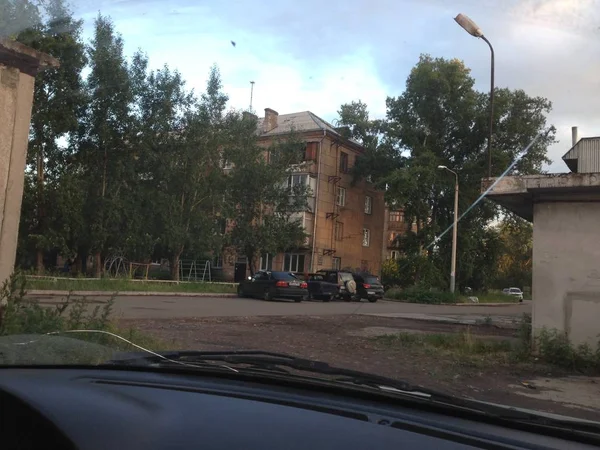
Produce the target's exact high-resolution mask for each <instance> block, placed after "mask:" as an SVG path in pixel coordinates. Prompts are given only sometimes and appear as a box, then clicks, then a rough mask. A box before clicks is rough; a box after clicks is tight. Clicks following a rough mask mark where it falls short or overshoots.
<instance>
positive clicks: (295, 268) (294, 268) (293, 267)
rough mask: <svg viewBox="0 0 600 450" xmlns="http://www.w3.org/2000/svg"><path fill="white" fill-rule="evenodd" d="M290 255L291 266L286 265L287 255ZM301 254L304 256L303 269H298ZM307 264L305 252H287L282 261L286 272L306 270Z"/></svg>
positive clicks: (282, 267) (282, 266)
mask: <svg viewBox="0 0 600 450" xmlns="http://www.w3.org/2000/svg"><path fill="white" fill-rule="evenodd" d="M288 256H289V257H290V267H288V268H286V267H285V261H286V259H287V257H288ZM300 256H302V257H304V264H303V267H302V270H298V263H299V261H300ZM294 258H295V264H294ZM305 265H306V255H305V254H304V253H285V254H284V255H283V262H282V263H281V269H282V270H283V271H284V272H304V266H305Z"/></svg>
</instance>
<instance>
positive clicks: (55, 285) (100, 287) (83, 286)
mask: <svg viewBox="0 0 600 450" xmlns="http://www.w3.org/2000/svg"><path fill="white" fill-rule="evenodd" d="M25 289H35V290H57V291H107V292H121V291H133V292H189V293H195V292H198V293H214V294H233V293H235V292H236V288H235V286H234V285H233V284H231V285H229V284H217V283H194V282H181V283H161V282H156V281H154V282H153V281H151V280H148V281H132V280H128V279H123V278H99V279H95V280H89V279H82V280H74V279H67V278H64V279H61V278H55V279H35V278H27V281H26V284H25Z"/></svg>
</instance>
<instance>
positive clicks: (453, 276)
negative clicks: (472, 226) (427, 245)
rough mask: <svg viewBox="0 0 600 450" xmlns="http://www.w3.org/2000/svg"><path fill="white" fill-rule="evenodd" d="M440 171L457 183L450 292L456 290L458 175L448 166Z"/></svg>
mask: <svg viewBox="0 0 600 450" xmlns="http://www.w3.org/2000/svg"><path fill="white" fill-rule="evenodd" d="M438 169H441V170H447V171H448V172H450V173H453V174H454V177H455V179H456V182H455V183H454V226H453V227H452V261H451V263H450V292H452V293H454V291H455V290H456V240H457V230H458V174H457V173H456V172H455V171H454V170H451V169H448V167H446V166H438Z"/></svg>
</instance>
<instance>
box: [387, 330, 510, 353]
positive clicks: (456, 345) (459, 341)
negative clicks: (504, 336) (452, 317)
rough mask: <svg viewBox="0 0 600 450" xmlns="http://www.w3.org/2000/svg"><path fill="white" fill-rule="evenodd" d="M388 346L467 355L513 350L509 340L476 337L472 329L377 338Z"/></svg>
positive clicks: (400, 334)
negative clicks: (420, 348) (458, 331)
mask: <svg viewBox="0 0 600 450" xmlns="http://www.w3.org/2000/svg"><path fill="white" fill-rule="evenodd" d="M375 340H376V341H378V342H379V343H381V344H383V345H386V346H393V347H397V346H401V347H422V348H427V347H429V348H432V349H438V350H443V351H448V352H451V353H458V354H465V355H489V354H493V353H506V352H510V351H511V350H512V343H511V341H509V340H498V339H485V338H479V337H474V336H473V335H472V334H471V332H470V331H468V330H467V331H465V332H462V333H455V334H447V333H431V334H420V333H398V334H391V335H385V336H379V337H377V338H375Z"/></svg>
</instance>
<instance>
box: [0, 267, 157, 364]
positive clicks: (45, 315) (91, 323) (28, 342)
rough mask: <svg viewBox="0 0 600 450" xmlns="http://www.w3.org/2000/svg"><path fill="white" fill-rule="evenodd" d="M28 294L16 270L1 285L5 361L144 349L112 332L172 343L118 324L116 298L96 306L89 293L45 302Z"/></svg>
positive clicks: (95, 358) (101, 357) (0, 337)
mask: <svg viewBox="0 0 600 450" xmlns="http://www.w3.org/2000/svg"><path fill="white" fill-rule="evenodd" d="M24 296H25V280H24V279H22V278H21V279H18V278H17V277H16V276H13V277H11V279H10V280H7V281H6V282H5V283H4V284H3V286H2V288H1V289H0V305H1V306H0V364H98V363H101V362H103V361H106V360H108V359H111V358H112V356H113V354H114V353H115V352H130V351H139V349H137V348H135V347H134V346H132V345H131V344H129V343H127V342H125V341H123V340H121V339H118V338H115V337H113V336H111V335H109V334H107V333H113V334H116V335H118V336H122V337H124V338H125V339H127V340H130V341H132V342H134V343H136V344H138V345H141V346H143V347H145V348H149V349H152V350H166V349H168V347H169V345H168V344H167V343H165V342H162V341H160V340H158V339H155V338H154V337H153V336H149V335H146V334H143V333H141V332H139V331H138V330H135V329H123V328H120V327H118V326H117V325H116V324H115V323H114V322H113V321H112V318H111V314H112V308H113V299H112V298H111V299H110V300H109V301H108V302H106V303H105V304H103V305H96V306H94V307H92V305H91V304H90V303H88V302H87V301H86V299H85V297H74V296H68V297H66V298H65V299H64V301H63V302H61V303H60V304H58V305H54V306H53V307H46V306H41V305H39V304H38V303H36V302H31V301H27V300H25V298H24ZM90 330H95V332H90Z"/></svg>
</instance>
